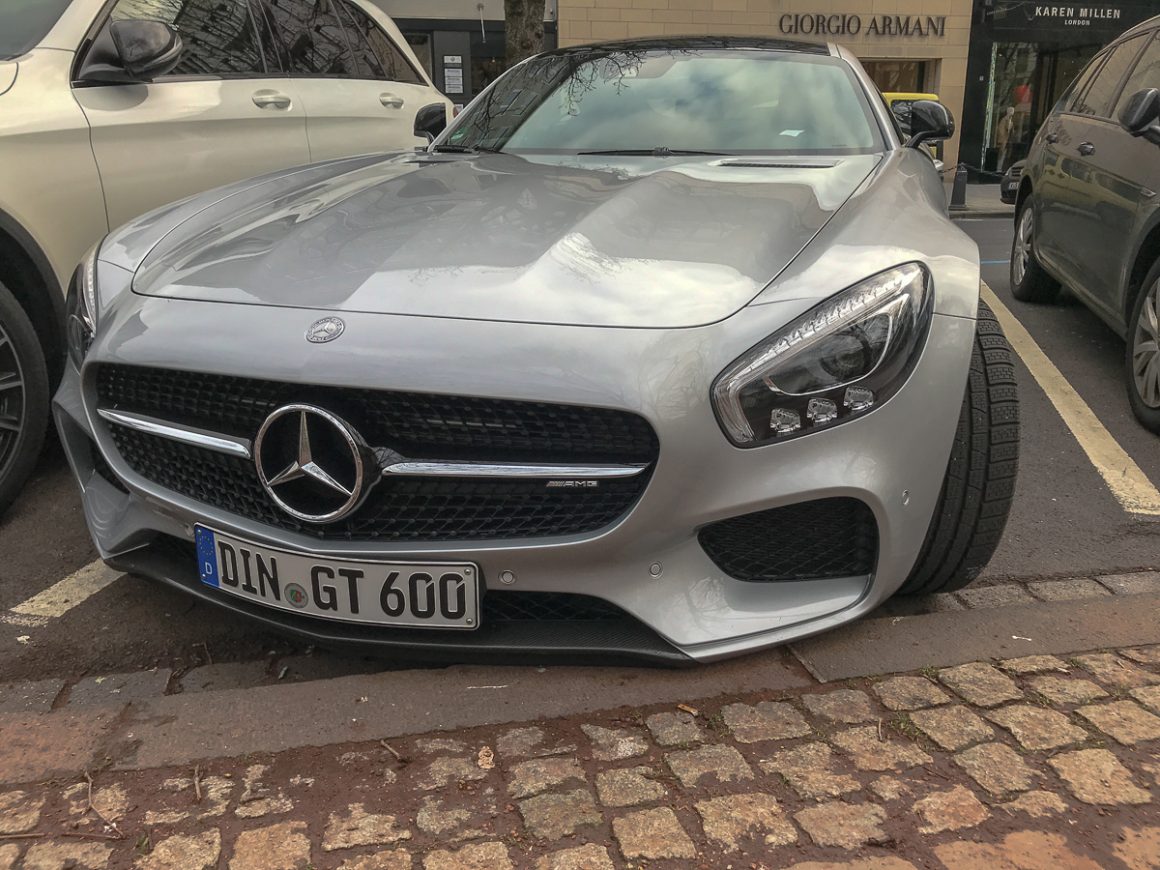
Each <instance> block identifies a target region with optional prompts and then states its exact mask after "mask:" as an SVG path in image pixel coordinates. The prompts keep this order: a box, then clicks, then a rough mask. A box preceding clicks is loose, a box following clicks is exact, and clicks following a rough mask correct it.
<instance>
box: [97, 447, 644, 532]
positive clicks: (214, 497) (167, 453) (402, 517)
mask: <svg viewBox="0 0 1160 870" xmlns="http://www.w3.org/2000/svg"><path fill="white" fill-rule="evenodd" d="M109 429H110V431H111V433H112V436H113V442H114V444H115V445H116V447H117V450H118V452H119V453H120V454H121V456H122V458H124V460H125V462H126V463H128V465H129V466H130V467H131V468H132V469H133V470H134V471H135V472H137V473H138V474H140V475H141V476H142V477H144V478H146V479H147V480H151V481H153V482H154V483H156V484H158V485H160V486H162V487H164V488H166V489H168V490H172V491H173V492H177V493H180V494H181V495H184V496H187V497H189V498H191V499H193V500H195V501H198V502H201V503H203V504H208V505H212V506H213V507H216V508H220V509H221V510H224V511H227V512H229V513H232V514H235V515H237V516H241V517H247V518H249V519H252V520H256V521H258V522H261V523H264V524H266V525H269V526H274V527H276V528H280V529H285V530H287V531H291V532H296V533H298V534H302V535H309V536H311V537H315V538H318V539H319V540H347V541H384V542H391V541H470V540H486V539H504V538H533V537H543V536H550V535H569V534H583V533H585V532H593V531H596V530H597V529H600V528H603V527H604V526H607V525H609V524H610V523H612V522H613V521H615V520H616V519H617V518H619V517H620V516H622V515H623V514H624V513H625V512H626V511H627V510H628V509H629V508H630V507H631V506H632V504H633V502H635V501H636V499H637V497H638V496H639V495H640V492H641V490H642V489H643V488H644V486H645V484H646V482H647V478H648V474H647V473H644V474H640V475H638V476H637V477H633V478H628V479H624V480H607V481H601V482H600V486H599V487H591V488H590V487H582V488H577V489H555V488H548V487H547V486H545V482H544V481H543V480H516V479H507V480H505V479H484V478H434V477H414V478H389V479H385V480H382V481H380V482H379V483H378V485H377V486H376V487H375V488H374V489H373V490H372V491H371V493H370V495H369V496H368V497H367V500H366V501H365V502H363V504H362V506H361V507H359V508H358V510H356V511H355V512H354V513H353V514H351V515H350V516H348V517H346V518H345V519H343V520H340V521H338V522H333V523H328V524H326V525H323V526H318V525H313V524H310V523H303V522H300V521H299V520H296V519H294V518H293V517H291V516H289V515H288V514H285V513H283V512H282V511H281V510H279V509H278V508H277V507H276V506H275V505H274V503H273V502H272V501H271V500H270V498H269V496H268V495H267V494H266V491H265V490H264V489H263V488H262V484H261V482H260V481H259V480H258V475H257V472H256V470H255V468H254V464H253V462H251V461H249V460H247V459H242V458H240V457H235V456H228V455H226V454H224V453H217V452H215V451H213V450H206V449H204V448H200V447H194V446H191V445H187V444H182V443H180V442H177V441H171V440H169V439H167V438H161V437H159V436H156V435H148V434H146V433H143V432H139V431H137V430H135V429H129V428H127V427H125V426H119V425H115V424H111V425H110V426H109Z"/></svg>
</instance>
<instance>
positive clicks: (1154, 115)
mask: <svg viewBox="0 0 1160 870" xmlns="http://www.w3.org/2000/svg"><path fill="white" fill-rule="evenodd" d="M1120 126H1121V127H1123V128H1124V129H1125V130H1127V131H1128V132H1129V133H1131V134H1132V135H1133V136H1140V137H1142V138H1144V139H1147V140H1148V141H1149V142H1152V143H1153V144H1156V145H1160V90H1157V89H1156V88H1147V89H1146V90H1143V91H1137V92H1136V93H1134V94H1132V96H1130V97H1129V98H1128V102H1127V103H1126V104H1125V105H1124V108H1123V109H1121V110H1120Z"/></svg>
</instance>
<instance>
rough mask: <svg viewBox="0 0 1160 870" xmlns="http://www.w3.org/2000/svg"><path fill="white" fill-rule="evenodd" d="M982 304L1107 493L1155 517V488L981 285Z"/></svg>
mask: <svg viewBox="0 0 1160 870" xmlns="http://www.w3.org/2000/svg"><path fill="white" fill-rule="evenodd" d="M982 296H983V300H984V301H985V302H986V303H987V304H988V305H990V306H991V310H992V311H994V312H995V316H996V317H997V318H998V319H999V324H1000V325H1001V326H1002V327H1003V331H1004V332H1005V333H1007V340H1008V341H1010V342H1011V346H1012V347H1013V348H1015V352H1016V353H1017V354H1019V356H1020V358H1021V359H1022V360H1023V363H1024V365H1026V366H1027V368H1028V370H1030V372H1031V376H1032V377H1033V378H1035V380H1036V381H1037V382H1038V383H1039V386H1040V387H1042V388H1043V392H1045V393H1046V394H1047V398H1048V399H1050V400H1051V404H1052V405H1054V406H1055V410H1057V411H1058V412H1059V415H1060V416H1061V417H1062V418H1063V422H1064V425H1066V426H1067V428H1068V429H1070V430H1071V434H1072V435H1074V436H1075V440H1076V441H1078V442H1079V446H1080V447H1082V448H1083V451H1084V453H1086V454H1087V456H1088V459H1090V460H1091V463H1092V465H1094V466H1095V467H1096V471H1098V472H1099V473H1100V476H1101V477H1103V479H1104V482H1105V483H1107V485H1108V489H1110V490H1111V491H1112V495H1114V496H1115V497H1116V500H1117V501H1119V503H1120V504H1121V505H1122V506H1123V508H1124V510H1126V511H1128V512H1129V513H1133V514H1139V515H1142V516H1150V517H1157V516H1160V490H1157V489H1156V487H1155V485H1154V484H1153V483H1152V481H1150V480H1149V479H1148V475H1146V474H1144V472H1143V471H1142V470H1141V469H1140V466H1138V465H1137V464H1136V463H1135V461H1134V460H1133V459H1132V457H1131V456H1129V455H1128V454H1127V453H1126V452H1125V451H1124V448H1122V447H1121V446H1120V445H1119V443H1118V442H1117V441H1116V439H1115V438H1113V437H1112V434H1111V433H1110V432H1109V431H1108V430H1107V429H1106V428H1104V424H1103V423H1101V422H1100V420H1099V418H1098V417H1097V416H1096V415H1095V413H1094V412H1093V411H1092V409H1091V408H1089V407H1088V404H1087V402H1085V401H1084V400H1083V399H1082V398H1080V395H1079V393H1077V392H1076V391H1075V387H1073V386H1072V385H1071V384H1070V383H1068V380H1067V378H1065V377H1064V376H1063V374H1062V373H1061V372H1060V371H1059V369H1057V368H1056V367H1055V363H1053V362H1052V361H1051V360H1050V359H1049V358H1048V356H1047V354H1045V353H1044V352H1043V350H1042V349H1041V348H1040V347H1039V345H1038V344H1036V343H1035V339H1034V338H1032V337H1031V333H1030V332H1028V331H1027V328H1026V327H1024V326H1023V324H1022V323H1020V322H1019V320H1018V319H1017V318H1016V317H1015V315H1014V314H1012V313H1011V312H1010V310H1009V309H1008V308H1007V306H1006V305H1004V304H1003V303H1002V302H1000V301H999V297H997V296H996V295H995V293H994V291H993V290H992V289H991V288H990V287H988V286H987V285H986V283H984V284H983V287H982Z"/></svg>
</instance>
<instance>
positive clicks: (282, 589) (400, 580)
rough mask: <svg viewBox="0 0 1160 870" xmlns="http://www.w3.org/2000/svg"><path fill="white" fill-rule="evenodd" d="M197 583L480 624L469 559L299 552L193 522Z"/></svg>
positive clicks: (349, 613)
mask: <svg viewBox="0 0 1160 870" xmlns="http://www.w3.org/2000/svg"><path fill="white" fill-rule="evenodd" d="M194 539H195V541H196V543H197V561H198V572H199V574H200V575H201V582H202V583H204V584H206V585H207V586H213V587H214V588H215V589H220V590H221V591H222V592H228V593H230V594H231V595H237V596H238V597H240V598H248V599H250V600H251V601H256V602H258V603H259V604H264V605H266V606H267V607H276V608H278V609H280V610H289V611H292V612H295V613H306V614H309V615H310V616H317V617H321V618H322V619H337V620H342V621H344V622H368V623H373V624H375V625H394V626H399V627H400V628H459V629H473V628H476V627H478V625H479V568H478V566H476V565H474V564H471V563H469V562H422V563H417V562H356V561H352V560H348V559H330V558H323V557H315V556H302V555H299V554H297V553H286V552H283V551H281V550H271V549H270V548H268V547H261V546H257V545H255V544H251V543H249V542H248V541H240V540H238V539H237V538H231V537H229V536H227V535H223V534H222V533H221V532H215V531H213V530H212V529H207V528H205V527H204V526H196V527H195V528H194Z"/></svg>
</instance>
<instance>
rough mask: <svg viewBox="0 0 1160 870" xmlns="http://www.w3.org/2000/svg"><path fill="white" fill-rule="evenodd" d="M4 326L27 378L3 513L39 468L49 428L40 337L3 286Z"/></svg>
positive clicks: (0, 499) (0, 475) (0, 482)
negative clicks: (42, 448) (23, 418)
mask: <svg viewBox="0 0 1160 870" xmlns="http://www.w3.org/2000/svg"><path fill="white" fill-rule="evenodd" d="M0 323H3V325H4V331H5V332H6V333H7V334H8V338H9V340H10V341H11V342H12V347H13V350H14V351H15V352H16V355H17V356H18V357H19V359H20V367H21V370H22V374H23V377H24V397H25V398H24V400H25V409H24V416H25V425H24V429H23V431H21V433H20V435H19V436H18V437H17V441H16V446H15V449H14V450H13V452H12V455H11V456H10V457H9V458H8V461H7V462H6V463H5V465H4V466H3V467H2V468H0V514H2V513H3V512H4V511H5V510H6V509H7V508H8V507H9V506H10V505H11V504H12V502H13V501H14V500H15V499H16V496H17V495H18V494H19V493H20V489H21V488H22V487H23V486H24V483H25V481H27V480H28V476H29V475H30V474H31V473H32V470H33V468H35V466H36V462H37V459H39V457H40V450H41V447H42V446H43V445H44V434H45V430H46V429H47V426H48V414H49V389H48V371H47V368H46V366H45V362H44V350H43V349H42V348H41V346H40V341H39V340H38V339H37V337H36V330H35V329H34V328H33V326H32V322H31V321H30V320H29V319H28V315H27V314H25V312H24V309H23V308H21V307H20V303H19V302H17V301H16V298H15V297H14V296H13V295H12V293H11V292H10V291H9V290H8V288H7V287H5V286H4V284H3V283H0Z"/></svg>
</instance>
